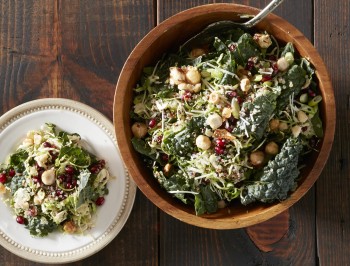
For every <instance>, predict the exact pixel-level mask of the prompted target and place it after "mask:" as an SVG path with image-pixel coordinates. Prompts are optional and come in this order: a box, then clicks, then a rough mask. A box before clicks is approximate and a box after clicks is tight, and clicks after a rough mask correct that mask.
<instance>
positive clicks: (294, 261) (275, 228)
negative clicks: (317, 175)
mask: <svg viewBox="0 0 350 266" xmlns="http://www.w3.org/2000/svg"><path fill="white" fill-rule="evenodd" d="M213 2H216V3H218V2H231V3H232V1H198V0H197V1H186V2H184V1H172V0H166V1H158V5H159V6H158V10H159V11H161V12H159V13H158V22H161V21H163V20H164V19H166V18H167V17H169V16H171V15H173V14H175V13H177V12H179V11H182V10H184V9H186V8H190V7H194V6H197V5H200V4H207V3H213ZM268 2H269V1H234V3H237V4H246V5H249V4H251V5H252V6H254V7H257V8H263V7H264V6H265V5H266V4H267V3H268ZM296 7H298V8H296ZM312 8H313V7H312V1H303V0H297V1H285V2H284V3H283V4H282V5H281V6H280V7H278V8H277V9H276V11H275V13H276V14H277V15H280V16H281V17H283V18H285V19H286V20H287V21H289V22H290V23H292V24H293V25H295V26H296V27H297V28H298V29H299V30H300V31H301V32H303V33H304V34H305V35H306V37H308V38H309V39H310V40H312V37H313V28H312V24H311V22H312V19H313V16H312V14H313V9H312ZM271 234H272V235H273V237H271ZM160 236H161V239H160V256H161V257H160V263H161V264H162V265H215V264H217V265H315V264H316V257H315V254H316V253H315V250H316V244H315V241H314V239H315V191H314V189H311V190H310V191H309V192H308V194H307V195H306V196H305V197H304V198H303V199H302V200H301V201H299V202H298V203H297V204H295V205H294V206H293V207H292V208H291V209H290V211H289V212H286V213H283V214H281V215H280V216H279V217H277V218H275V219H273V220H270V221H267V222H265V223H262V224H260V225H259V226H255V227H250V228H248V229H239V230H225V231H220V230H219V231H215V230H205V229H202V228H197V227H193V226H191V225H186V224H183V223H181V222H180V221H178V220H175V219H174V218H172V217H170V216H168V215H166V214H164V213H161V214H160Z"/></svg>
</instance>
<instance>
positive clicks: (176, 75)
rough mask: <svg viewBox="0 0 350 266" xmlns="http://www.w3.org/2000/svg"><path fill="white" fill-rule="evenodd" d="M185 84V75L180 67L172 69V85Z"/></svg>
mask: <svg viewBox="0 0 350 266" xmlns="http://www.w3.org/2000/svg"><path fill="white" fill-rule="evenodd" d="M184 82H185V73H184V72H183V71H182V70H181V69H180V68H178V67H171V68H170V84H171V85H179V84H180V83H184Z"/></svg>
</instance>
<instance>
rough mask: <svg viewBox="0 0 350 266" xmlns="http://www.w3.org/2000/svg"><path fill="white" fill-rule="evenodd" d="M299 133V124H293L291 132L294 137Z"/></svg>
mask: <svg viewBox="0 0 350 266" xmlns="http://www.w3.org/2000/svg"><path fill="white" fill-rule="evenodd" d="M300 133H301V126H298V125H295V126H294V127H292V134H293V136H294V137H295V138H297V137H298V136H299V134H300Z"/></svg>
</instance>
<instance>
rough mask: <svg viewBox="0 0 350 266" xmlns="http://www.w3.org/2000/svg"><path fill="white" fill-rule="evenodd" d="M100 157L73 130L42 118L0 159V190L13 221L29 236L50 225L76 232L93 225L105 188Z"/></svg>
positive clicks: (50, 229) (45, 232)
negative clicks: (3, 160)
mask: <svg viewBox="0 0 350 266" xmlns="http://www.w3.org/2000/svg"><path fill="white" fill-rule="evenodd" d="M109 179H110V174H109V172H108V170H107V168H106V164H105V161H104V160H103V159H99V158H97V157H96V156H95V155H93V154H91V153H90V152H88V151H87V150H86V149H84V148H83V146H82V140H81V137H80V136H79V135H78V134H76V133H73V134H71V133H68V132H65V131H59V132H57V131H56V126H55V125H54V124H50V123H46V124H45V125H43V126H42V127H41V129H40V130H32V131H29V132H28V133H27V135H26V138H25V139H24V140H23V141H22V143H21V144H20V145H19V146H18V148H17V149H16V151H15V152H14V153H13V154H11V155H9V158H8V160H7V162H6V163H3V164H1V165H0V193H1V194H3V199H4V201H5V202H6V203H8V204H9V206H10V207H11V208H12V209H13V211H14V213H15V216H16V221H17V223H19V224H23V225H24V226H25V227H26V228H27V229H28V230H29V231H30V234H31V235H33V236H39V237H42V236H46V235H48V234H49V233H50V232H53V231H55V230H61V231H63V232H65V233H69V234H73V233H76V234H79V233H83V232H85V231H86V230H88V229H90V228H92V227H93V226H94V214H95V213H96V208H97V206H100V205H102V204H103V203H104V201H105V195H107V194H108V189H107V182H108V180H109Z"/></svg>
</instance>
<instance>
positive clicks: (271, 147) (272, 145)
mask: <svg viewBox="0 0 350 266" xmlns="http://www.w3.org/2000/svg"><path fill="white" fill-rule="evenodd" d="M278 151H279V147H278V145H277V144H276V142H274V141H271V142H269V143H267V145H266V146H265V152H266V153H267V154H270V155H276V154H277V153H278Z"/></svg>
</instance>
